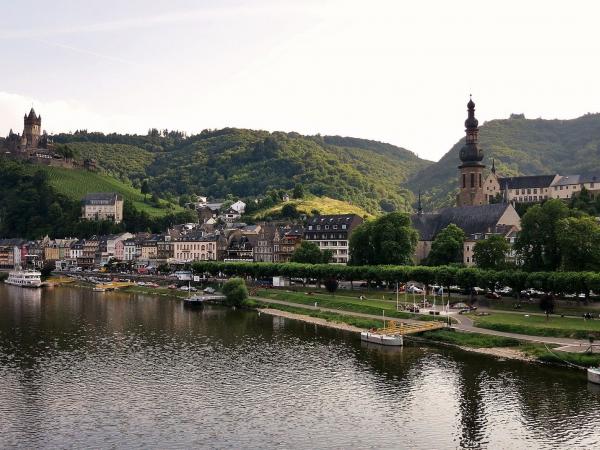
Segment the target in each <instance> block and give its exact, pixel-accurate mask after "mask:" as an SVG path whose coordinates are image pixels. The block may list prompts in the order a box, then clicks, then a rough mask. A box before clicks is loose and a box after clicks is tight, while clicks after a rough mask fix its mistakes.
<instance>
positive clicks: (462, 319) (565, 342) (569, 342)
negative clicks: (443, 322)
mask: <svg viewBox="0 0 600 450" xmlns="http://www.w3.org/2000/svg"><path fill="white" fill-rule="evenodd" d="M253 298H255V299H257V300H260V301H262V302H265V303H271V304H273V305H284V306H292V307H295V308H304V309H307V310H313V311H325V312H332V313H337V314H343V315H345V316H353V317H362V318H365V319H377V320H381V319H382V318H383V316H380V315H375V314H365V313H359V312H354V311H345V310H340V309H334V308H322V307H320V306H317V307H315V306H313V305H305V304H302V303H294V302H288V301H285V300H274V299H271V298H264V297H256V296H253ZM452 318H453V319H456V320H457V321H458V322H459V323H458V324H457V325H453V326H452V328H454V329H456V330H459V331H464V332H467V333H479V334H487V335H491V336H501V337H506V338H512V339H517V340H519V341H526V342H532V343H537V344H551V345H559V346H562V347H565V346H571V347H572V346H577V347H582V346H585V347H586V348H588V347H589V345H590V344H589V342H588V341H587V340H583V339H570V338H560V337H549V336H530V335H527V334H517V333H506V332H503V331H496V330H488V329H487V328H479V327H476V326H474V325H473V320H471V319H470V318H468V317H466V316H458V315H456V316H452ZM385 319H386V320H401V321H402V322H406V323H423V321H422V320H416V319H399V318H395V317H385ZM569 351H573V350H569Z"/></svg>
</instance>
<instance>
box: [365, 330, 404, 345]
mask: <svg viewBox="0 0 600 450" xmlns="http://www.w3.org/2000/svg"><path fill="white" fill-rule="evenodd" d="M360 339H361V340H362V341H365V342H371V343H373V344H380V345H396V346H398V345H404V339H403V338H402V335H399V334H398V335H391V334H379V333H373V332H371V331H362V332H361V333H360Z"/></svg>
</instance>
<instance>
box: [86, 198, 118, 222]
mask: <svg viewBox="0 0 600 450" xmlns="http://www.w3.org/2000/svg"><path fill="white" fill-rule="evenodd" d="M81 218H82V219H86V220H111V221H113V222H115V223H120V222H121V221H122V220H123V197H121V195H120V194H117V193H115V192H93V193H89V194H87V195H86V196H85V198H84V199H83V201H82V211H81Z"/></svg>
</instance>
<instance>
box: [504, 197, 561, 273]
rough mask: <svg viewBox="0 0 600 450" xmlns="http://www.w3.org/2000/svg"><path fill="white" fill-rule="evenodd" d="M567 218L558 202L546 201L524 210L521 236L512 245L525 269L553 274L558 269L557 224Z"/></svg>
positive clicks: (555, 200) (559, 201) (556, 200)
mask: <svg viewBox="0 0 600 450" xmlns="http://www.w3.org/2000/svg"><path fill="white" fill-rule="evenodd" d="M571 215H572V212H571V211H570V210H569V208H568V207H567V206H566V205H565V204H564V203H563V202H562V201H561V200H559V199H550V200H548V201H546V202H545V203H544V204H542V205H535V206H532V207H531V208H529V209H528V210H527V212H526V213H525V214H524V215H523V217H522V219H521V232H520V233H519V237H518V238H517V242H516V244H515V249H516V250H517V251H518V253H519V256H520V258H521V259H522V260H523V266H524V268H525V269H527V270H530V271H539V270H556V269H557V268H558V267H559V266H560V263H561V259H562V257H561V254H560V248H559V245H558V236H557V226H558V221H559V220H561V219H564V218H566V217H569V216H571Z"/></svg>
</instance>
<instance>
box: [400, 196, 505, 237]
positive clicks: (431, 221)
mask: <svg viewBox="0 0 600 450" xmlns="http://www.w3.org/2000/svg"><path fill="white" fill-rule="evenodd" d="M508 208H512V206H511V205H508V204H505V203H496V204H491V205H481V206H461V207H458V208H444V209H441V210H440V211H439V212H437V213H423V214H413V215H412V216H411V221H412V225H413V227H415V229H416V230H417V231H418V232H419V240H421V241H432V240H433V239H434V238H435V236H436V235H437V234H438V233H439V232H440V231H441V230H443V229H444V228H446V227H447V226H448V225H450V224H451V223H453V224H455V225H456V226H458V227H459V228H461V229H462V230H463V231H464V232H465V234H466V235H467V236H468V235H471V234H475V233H485V232H488V231H490V230H494V228H495V227H496V225H497V224H498V221H499V220H500V218H501V217H502V215H503V214H504V213H505V212H506V210H507V209H508Z"/></svg>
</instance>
